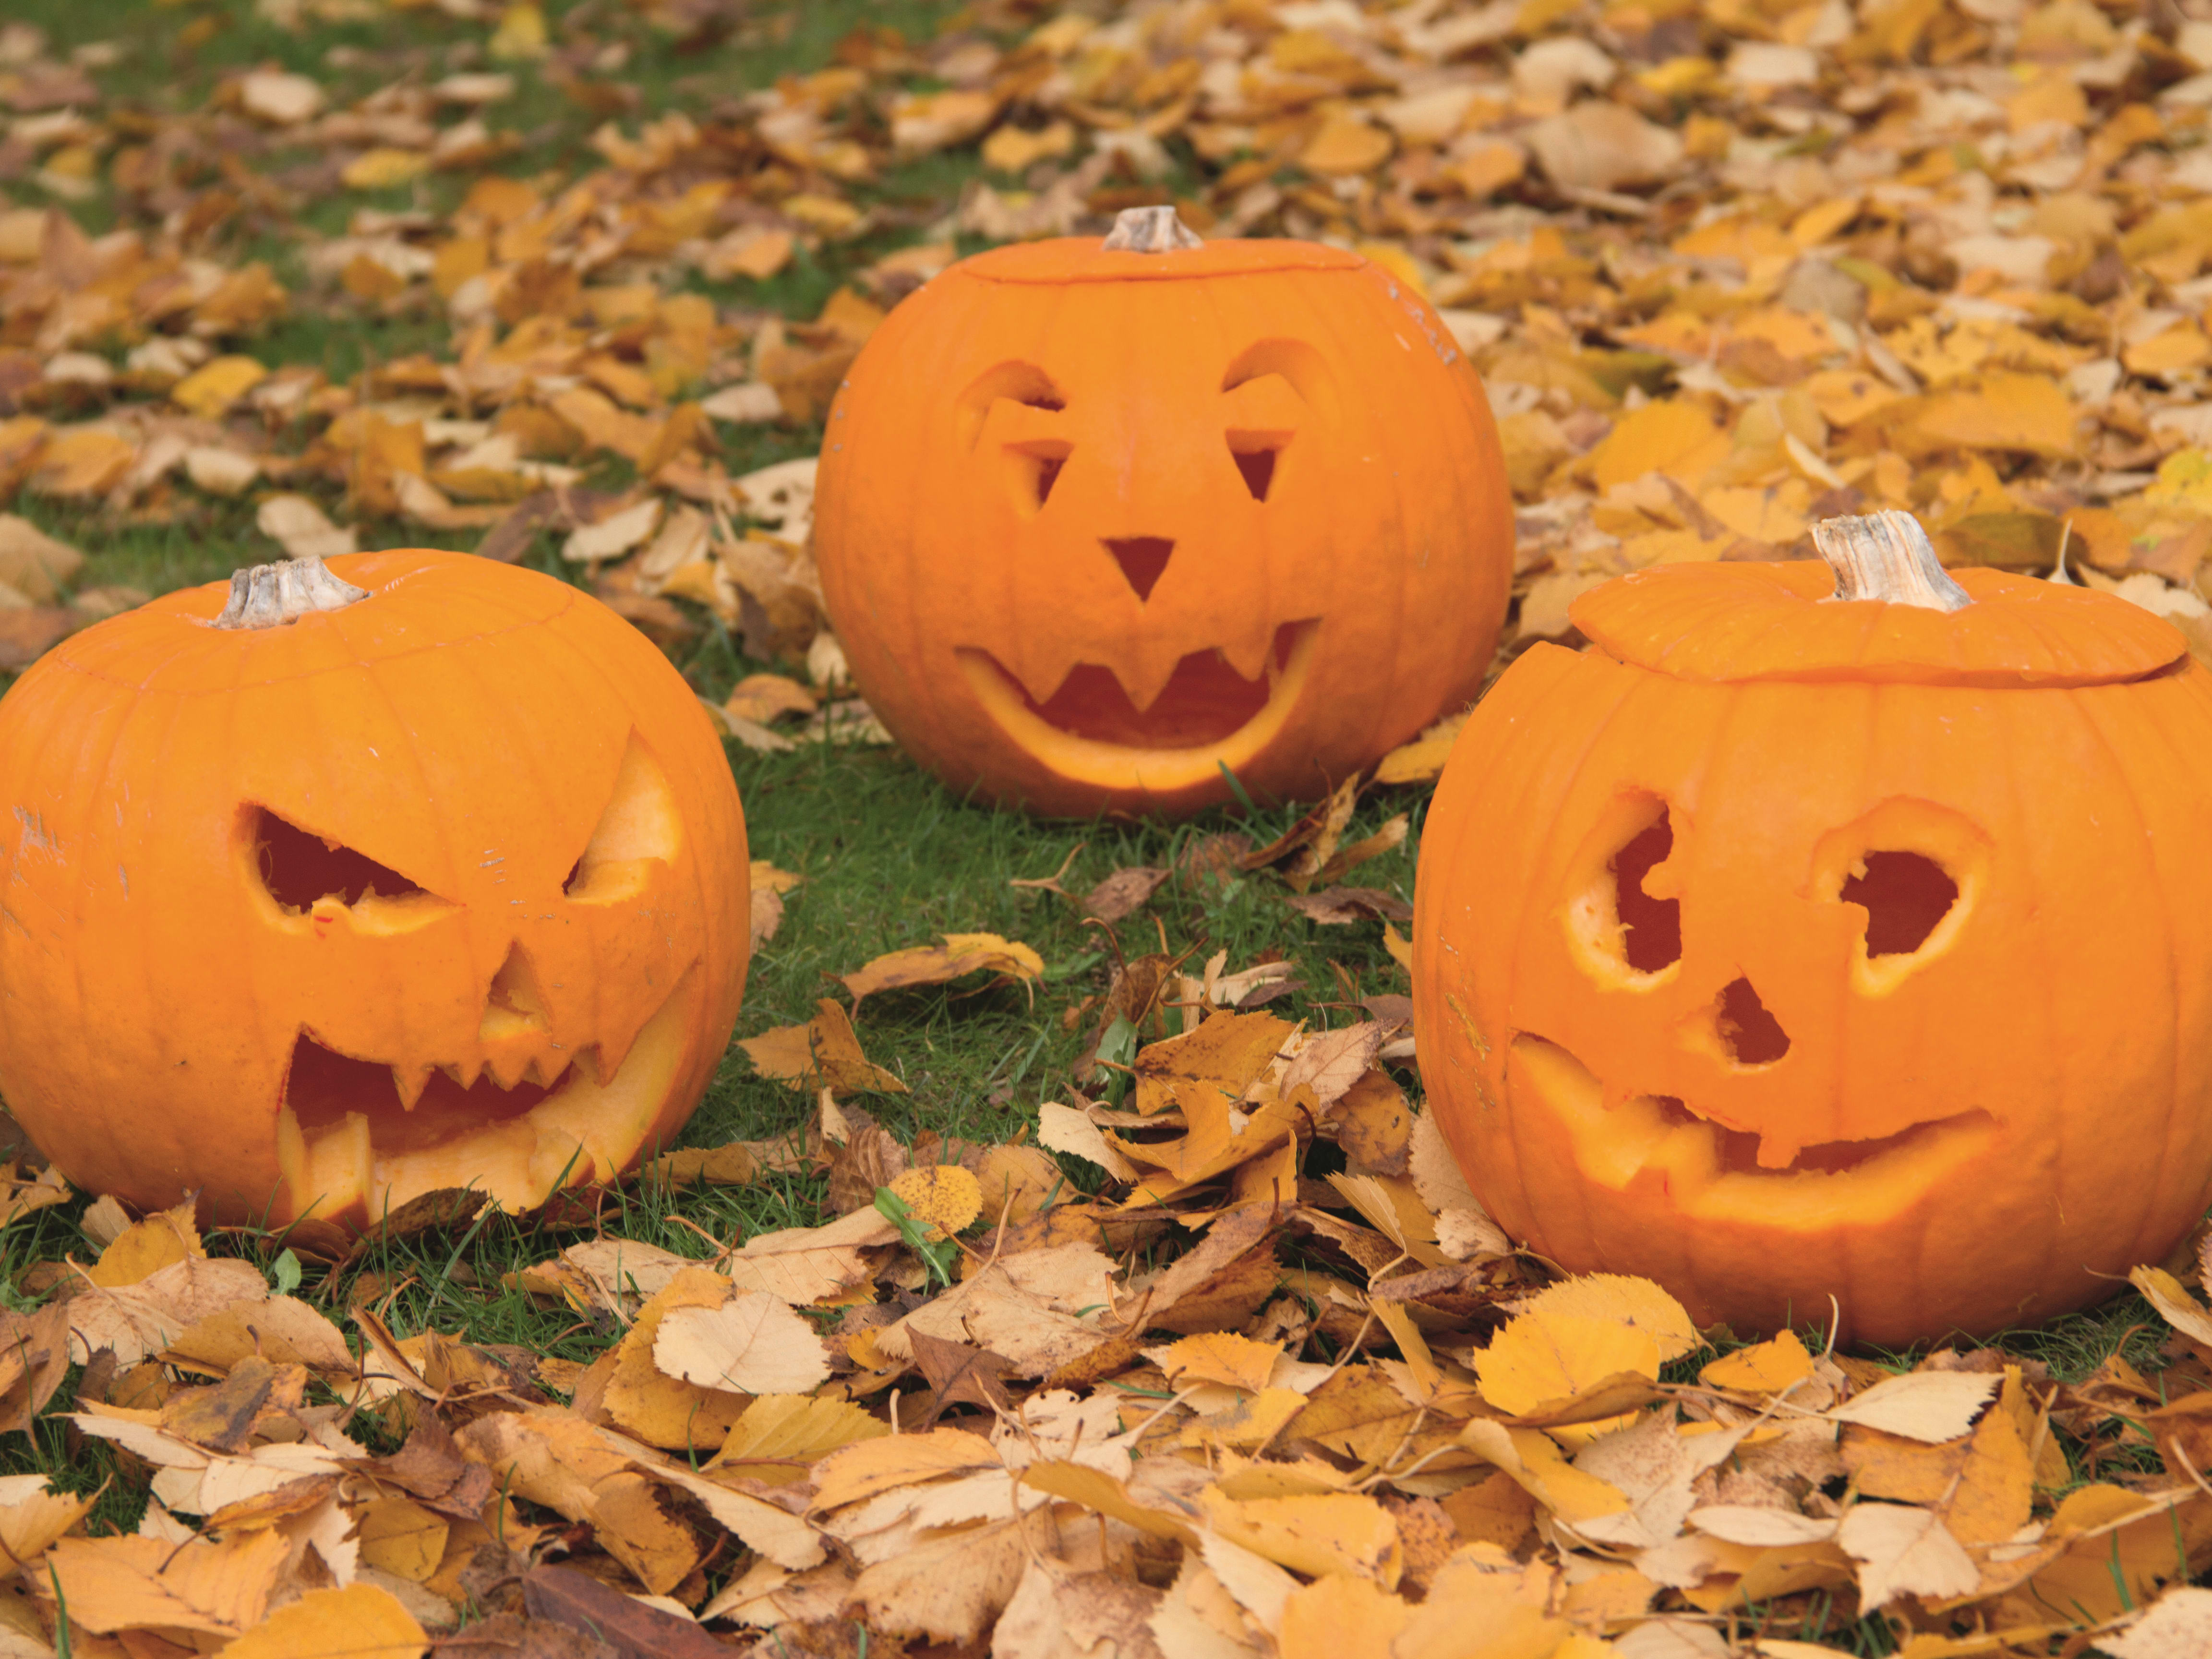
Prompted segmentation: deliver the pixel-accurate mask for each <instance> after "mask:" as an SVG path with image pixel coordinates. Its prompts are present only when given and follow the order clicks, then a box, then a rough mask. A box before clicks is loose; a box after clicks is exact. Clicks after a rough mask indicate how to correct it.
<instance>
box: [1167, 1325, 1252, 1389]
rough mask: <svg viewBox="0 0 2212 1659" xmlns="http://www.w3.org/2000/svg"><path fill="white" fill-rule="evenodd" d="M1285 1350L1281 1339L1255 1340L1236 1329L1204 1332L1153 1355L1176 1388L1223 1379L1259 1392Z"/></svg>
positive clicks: (1234, 1386)
mask: <svg viewBox="0 0 2212 1659" xmlns="http://www.w3.org/2000/svg"><path fill="white" fill-rule="evenodd" d="M1282 1352H1283V1345H1282V1344H1281V1343H1279V1342H1255V1341H1254V1340H1252V1339H1251V1338H1250V1337H1249V1336H1239V1335H1237V1334H1236V1333H1235V1332H1233V1331H1204V1332H1201V1333H1200V1334H1198V1335H1196V1336H1187V1337H1185V1338H1183V1340H1182V1341H1180V1342H1176V1343H1171V1344H1170V1345H1169V1346H1167V1347H1165V1348H1155V1349H1153V1350H1152V1358H1153V1359H1154V1360H1155V1361H1156V1362H1157V1363H1158V1365H1159V1368H1160V1369H1161V1370H1164V1371H1165V1372H1166V1373H1167V1374H1168V1380H1169V1381H1170V1383H1174V1384H1175V1385H1176V1387H1177V1388H1188V1387H1189V1385H1190V1384H1192V1383H1225V1384H1226V1385H1227V1386H1228V1387H1230V1388H1232V1389H1243V1390H1245V1392H1247V1393H1248V1394H1257V1393H1258V1392H1259V1391H1260V1390H1261V1389H1264V1388H1266V1387H1267V1378H1268V1377H1269V1376H1271V1375H1272V1374H1273V1371H1274V1369H1275V1361H1276V1360H1277V1359H1278V1358H1280V1357H1281V1355H1282Z"/></svg>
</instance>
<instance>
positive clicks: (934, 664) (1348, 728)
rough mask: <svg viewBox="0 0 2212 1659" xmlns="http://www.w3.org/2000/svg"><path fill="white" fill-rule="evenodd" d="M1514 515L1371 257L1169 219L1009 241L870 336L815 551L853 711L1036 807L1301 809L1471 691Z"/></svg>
mask: <svg viewBox="0 0 2212 1659" xmlns="http://www.w3.org/2000/svg"><path fill="white" fill-rule="evenodd" d="M1510 506H1511V496H1510V492H1509V490H1508V489H1507V486H1506V483H1505V480H1504V471H1503V464H1502V462H1501V460H1500V457H1499V452H1498V436H1497V432H1496V428H1495V427H1494V426H1493V425H1492V421H1491V418H1490V411H1489V407H1488V405H1487V404H1486V402H1485V401H1484V398H1483V395H1482V390H1481V386H1480V384H1479V382H1478V381H1477V380H1476V379H1475V377H1474V373H1473V371H1472V370H1471V368H1469V367H1468V364H1467V362H1465V360H1464V359H1463V358H1462V356H1460V354H1459V352H1458V350H1457V349H1456V348H1455V346H1454V344H1453V343H1452V339H1451V337H1450V335H1449V333H1447V332H1446V331H1445V330H1444V327H1443V324H1442V322H1441V321H1440V320H1439V319H1437V315H1436V313H1434V312H1433V311H1431V309H1430V308H1429V307H1428V306H1427V305H1426V304H1425V303H1424V302H1423V301H1421V300H1420V298H1419V296H1417V295H1414V294H1413V293H1411V292H1409V291H1407V289H1405V288H1404V287H1403V285H1402V284H1401V283H1399V282H1398V281H1397V279H1395V278H1394V277H1392V276H1389V275H1388V274H1387V273H1385V272H1384V271H1383V270H1380V269H1379V268H1377V267H1376V266H1375V265H1373V264H1370V263H1369V262H1368V261H1366V260H1364V259H1363V258H1359V257H1358V255H1356V254H1352V253H1348V252H1342V251H1340V250H1339V249H1336V248H1331V247H1322V246H1316V245H1314V244H1311V243H1306V242H1294V241H1227V240H1225V241H1216V242H1208V243H1206V244H1204V245H1202V246H1201V245H1200V243H1199V241H1198V239H1197V238H1196V237H1194V236H1193V235H1191V234H1190V233H1189V232H1188V231H1187V230H1185V229H1183V228H1182V226H1181V225H1180V224H1179V223H1177V222H1176V221H1175V220H1174V217H1173V214H1172V212H1171V210H1166V209H1147V210H1132V211H1131V212H1129V213H1127V214H1124V215H1123V216H1122V221H1121V224H1120V225H1119V226H1118V227H1117V228H1116V231H1115V235H1114V236H1112V237H1109V238H1108V239H1107V240H1106V242H1105V243H1104V244H1103V246H1102V245H1101V244H1100V243H1098V242H1097V241H1093V240H1084V239H1073V238H1071V239H1067V240H1059V241H1048V242H1039V243H1031V244H1029V245H1026V246H1012V247H1004V248H1000V249H998V250H996V251H994V252H988V253H984V254H981V255H978V256H977V257H976V258H971V259H967V260H963V262H961V263H960V264H956V265H954V266H952V267H951V269H950V270H945V272H943V273H942V274H941V275H939V276H938V277H936V278H935V279H934V280H933V281H932V282H931V283H928V284H927V286H926V287H925V288H923V289H921V291H920V292H918V293H916V294H915V295H912V296H911V297H909V298H908V299H907V300H906V301H904V302H903V303H902V304H901V305H900V306H899V307H898V308H897V309H896V310H895V311H893V312H892V313H891V314H890V319H888V320H887V321H886V322H885V323H884V325H883V326H882V327H881V328H879V329H878V330H877V331H876V333H875V335H874V337H872V338H871V339H870V341H869V342H868V344H867V346H866V349H864V350H863V351H862V352H861V354H860V359H859V361H858V362H855V363H854V366H853V368H852V371H851V374H850V376H849V378H848V380H847V382H846V384H845V386H844V387H843V388H842V390H841V391H840V392H839V394H838V396H837V399H836V403H835V404H834V405H833V407H832V408H831V410H830V414H829V424H828V435H827V438H826V441H824V443H823V452H822V465H821V471H820V474H819V477H818V483H817V496H816V512H815V520H814V524H815V545H816V550H817V555H818V556H819V558H820V562H821V570H822V586H823V593H824V595H825V596H826V598H827V600H828V604H829V618H830V621H831V623H832V624H833V626H834V627H835V629H836V633H837V636H838V639H839V640H840V641H842V644H843V646H844V647H845V650H846V653H847V655H848V658H849V659H850V661H851V664H852V669H853V674H854V679H855V680H856V681H857V682H858V684H859V686H860V690H862V691H863V692H864V693H865V694H866V697H867V699H868V702H870V704H871V705H872V707H873V708H875V710H876V712H877V713H878V714H880V715H881V716H882V718H883V720H884V724H885V725H886V726H888V727H890V730H891V732H893V734H894V735H896V737H897V738H898V739H899V741H900V742H901V743H902V744H904V745H905V747H906V748H907V750H908V751H909V752H910V753H911V754H913V755H914V756H915V757H916V758H917V759H919V760H921V762H922V763H924V764H925V765H927V766H928V767H930V768H932V769H933V770H935V771H936V772H937V773H938V775H939V776H941V777H942V778H944V779H945V781H946V782H947V783H949V784H950V785H951V787H953V788H955V789H957V790H960V791H963V792H966V791H969V790H974V791H975V792H977V793H980V794H981V795H982V796H984V797H986V798H987V799H994V800H1000V801H1009V802H1020V803H1024V804H1026V805H1029V806H1031V807H1033V808H1036V809H1037V810H1040V811H1050V812H1060V813H1077V814H1087V813H1091V812H1095V811H1099V810H1100V809H1102V808H1109V807H1110V808H1121V809H1124V810H1128V811H1146V810H1162V811H1193V810H1195V809H1197V808H1200V807H1202V806H1205V805H1210V804H1212V803H1216V802H1219V801H1223V800H1225V799H1229V797H1230V793H1231V792H1230V787H1229V784H1228V781H1227V780H1226V779H1225V777H1224V776H1223V775H1222V769H1223V767H1225V766H1226V767H1227V768H1228V769H1230V770H1231V772H1233V773H1234V774H1235V775H1236V776H1237V779H1238V780H1239V781H1241V782H1242V783H1243V786H1244V787H1246V788H1247V789H1248V790H1249V791H1250V792H1251V793H1253V794H1255V795H1256V796H1263V797H1273V798H1282V799H1293V798H1305V797H1311V796H1314V795H1317V794H1320V793H1324V792H1325V791H1326V790H1327V789H1328V787H1329V786H1330V785H1331V784H1333V783H1334V782H1338V781H1342V779H1344V778H1345V777H1346V776H1347V775H1350V774H1351V773H1352V772H1353V771H1355V770H1357V769H1358V768H1360V767H1362V766H1364V765H1366V764H1367V763H1370V762H1371V761H1373V760H1375V759H1376V758H1377V757H1380V756H1381V755H1382V754H1383V751H1384V750H1388V749H1389V748H1390V747H1391V746H1393V745H1394V744H1397V743H1400V742H1401V741H1403V740H1404V739H1405V738H1407V737H1409V736H1411V735H1412V734H1413V732H1416V731H1418V730H1419V728H1420V727H1421V726H1424V725H1425V724H1427V723H1428V722H1429V721H1431V720H1434V719H1435V718H1436V717H1437V715H1438V714H1441V713H1443V712H1445V711H1447V710H1449V709H1450V708H1456V707H1459V706H1461V705H1462V704H1464V703H1465V702H1466V701H1467V700H1468V698H1469V697H1471V696H1473V695H1474V690H1475V688H1476V686H1477V684H1479V683H1480V679H1481V677H1482V674H1483V671H1484V670H1485V669H1486V667H1487V666H1488V665H1489V662H1490V658H1491V653H1492V647H1493V646H1494V644H1495V642H1496V638H1497V633H1498V623H1499V622H1500V620H1501V619H1502V618H1503V617H1504V610H1505V600H1506V589H1507V584H1508V582H1509V580H1510V574H1511V566H1512V524H1511V515H1510Z"/></svg>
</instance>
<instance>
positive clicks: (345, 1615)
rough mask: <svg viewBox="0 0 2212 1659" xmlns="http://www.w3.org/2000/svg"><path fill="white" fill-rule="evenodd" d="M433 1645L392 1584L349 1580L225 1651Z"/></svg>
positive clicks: (284, 1657)
mask: <svg viewBox="0 0 2212 1659" xmlns="http://www.w3.org/2000/svg"><path fill="white" fill-rule="evenodd" d="M70 1613H71V1614H72V1615H74V1614H75V1613H76V1609H75V1608H74V1607H72V1608H71V1609H70ZM429 1645H430V1638H429V1637H428V1635H427V1634H426V1633H425V1632H424V1631H423V1629H422V1626H421V1625H419V1624H417V1623H416V1621H415V1615H414V1614H413V1613H410V1612H408V1611H407V1609H406V1608H405V1607H402V1606H401V1605H400V1603H399V1598H398V1596H396V1595H393V1594H392V1592H391V1591H390V1590H386V1589H378V1588H377V1587H376V1586H375V1585H374V1584H349V1585H347V1586H346V1587H345V1588H344V1589H319V1590H309V1591H308V1592H307V1594H306V1595H302V1596H301V1598H300V1599H299V1600H298V1601H295V1602H293V1603H292V1604H291V1605H290V1606H289V1607H280V1608H278V1609H277V1610H276V1612H275V1613H270V1615H269V1617H268V1618H267V1619H266V1620H264V1621H263V1622H262V1623H261V1624H260V1625H258V1626H256V1627H255V1628H254V1629H252V1630H250V1631H248V1632H246V1634H245V1635H243V1636H241V1637H240V1638H238V1639H237V1640H236V1641H235V1642H233V1643H232V1644H230V1645H229V1646H228V1647H226V1648H225V1649H223V1650H222V1651H223V1655H224V1659H422V1655H423V1654H424V1653H425V1652H427V1651H428V1649H429Z"/></svg>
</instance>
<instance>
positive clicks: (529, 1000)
mask: <svg viewBox="0 0 2212 1659" xmlns="http://www.w3.org/2000/svg"><path fill="white" fill-rule="evenodd" d="M544 1029H545V994H544V992H543V991H541V990H540V989H538V970H537V969H534V968H532V966H531V965H530V953H529V952H528V951H525V950H524V949H523V948H522V946H521V945H519V944H518V945H510V946H509V947H508V948H507V960H506V961H505V962H503V963H500V965H499V971H498V972H497V973H496V974H494V975H492V980H491V989H490V991H489V993H487V994H486V995H485V997H484V1011H483V1020H482V1022H481V1023H480V1024H479V1026H478V1029H477V1035H478V1036H481V1037H482V1038H483V1040H484V1041H485V1042H491V1041H493V1040H494V1039H495V1038H499V1037H507V1036H516V1035H518V1034H519V1033H521V1032H524V1031H542V1030H544Z"/></svg>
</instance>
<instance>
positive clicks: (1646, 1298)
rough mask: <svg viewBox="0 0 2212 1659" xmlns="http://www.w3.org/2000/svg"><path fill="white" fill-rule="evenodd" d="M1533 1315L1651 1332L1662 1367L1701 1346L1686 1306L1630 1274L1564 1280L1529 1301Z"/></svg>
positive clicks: (1587, 1274) (1600, 1274) (1530, 1311)
mask: <svg viewBox="0 0 2212 1659" xmlns="http://www.w3.org/2000/svg"><path fill="white" fill-rule="evenodd" d="M1524 1311H1526V1312H1528V1313H1540V1312H1541V1313H1551V1314H1579V1315H1582V1316H1585V1317H1587V1318H1591V1319H1610V1320H1615V1321H1618V1322H1620V1323H1621V1324H1624V1325H1631V1326H1633V1327H1635V1328H1637V1329H1638V1330H1641V1331H1644V1332H1646V1333H1648V1334H1650V1337H1651V1339H1652V1340H1653V1341H1654V1342H1656V1344H1657V1345H1658V1348H1659V1358H1660V1360H1661V1362H1662V1363H1664V1362H1665V1361H1667V1360H1669V1359H1680V1358H1681V1357H1682V1356H1683V1355H1684V1354H1686V1353H1688V1352H1690V1351H1691V1350H1692V1349H1693V1348H1696V1347H1699V1346H1701V1340H1700V1339H1699V1335H1698V1328H1697V1327H1696V1326H1695V1325H1692V1323H1691V1322H1690V1316H1689V1313H1688V1312H1687V1310H1685V1309H1684V1308H1683V1306H1682V1304H1680V1303H1679V1302H1677V1301H1676V1300H1674V1297H1671V1296H1669V1295H1668V1294H1667V1292H1666V1291H1662V1290H1661V1289H1660V1288H1659V1286H1657V1285H1655V1284H1653V1283H1652V1282H1651V1281H1650V1279H1638V1278H1635V1277H1633V1276H1632V1275H1630V1274H1626V1273H1584V1274H1582V1275H1581V1276H1580V1277H1578V1278H1575V1279H1561V1280H1560V1281H1559V1283H1558V1284H1556V1285H1553V1286H1552V1287H1551V1288H1550V1289H1548V1290H1545V1291H1539V1292H1538V1293H1537V1294H1536V1295H1534V1296H1533V1297H1529V1298H1528V1303H1527V1304H1526V1306H1525V1309H1524Z"/></svg>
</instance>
